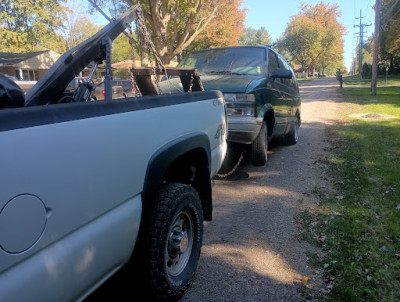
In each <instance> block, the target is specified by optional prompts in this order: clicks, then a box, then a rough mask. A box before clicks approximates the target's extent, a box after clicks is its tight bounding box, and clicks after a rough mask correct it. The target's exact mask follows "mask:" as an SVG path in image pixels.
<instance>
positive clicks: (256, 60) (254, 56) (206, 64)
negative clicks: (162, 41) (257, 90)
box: [178, 47, 265, 75]
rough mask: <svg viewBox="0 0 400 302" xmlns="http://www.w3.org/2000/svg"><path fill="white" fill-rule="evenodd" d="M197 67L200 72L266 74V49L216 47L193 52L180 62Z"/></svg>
mask: <svg viewBox="0 0 400 302" xmlns="http://www.w3.org/2000/svg"><path fill="white" fill-rule="evenodd" d="M178 67H182V68H185V67H187V68H197V69H198V71H199V72H200V74H245V75H264V74H265V49H264V48H262V47H232V48H215V49H207V50H201V51H198V52H193V53H191V54H189V55H187V56H186V57H185V58H184V59H183V60H182V61H181V62H180V63H179V64H178Z"/></svg>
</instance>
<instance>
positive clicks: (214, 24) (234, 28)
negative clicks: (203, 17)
mask: <svg viewBox="0 0 400 302" xmlns="http://www.w3.org/2000/svg"><path fill="white" fill-rule="evenodd" d="M241 4H242V0H230V1H225V2H222V3H221V6H220V8H219V9H218V10H217V12H216V14H215V18H213V19H212V20H211V21H210V23H209V24H208V26H207V27H206V28H205V29H204V31H203V32H202V33H200V34H199V36H198V37H197V38H196V39H195V40H194V41H193V42H192V43H191V44H190V45H189V46H188V47H187V48H186V49H185V50H184V52H190V51H193V50H198V49H206V48H212V47H223V46H237V45H239V42H238V41H239V38H240V36H241V35H242V32H243V30H244V20H245V16H246V15H245V10H243V9H240V6H241Z"/></svg>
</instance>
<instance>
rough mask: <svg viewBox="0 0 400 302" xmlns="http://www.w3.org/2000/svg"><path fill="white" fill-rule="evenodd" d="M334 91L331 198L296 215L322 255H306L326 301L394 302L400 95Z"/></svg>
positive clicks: (399, 232) (399, 267) (399, 242)
mask: <svg viewBox="0 0 400 302" xmlns="http://www.w3.org/2000/svg"><path fill="white" fill-rule="evenodd" d="M338 91H339V93H340V94H341V105H342V106H343V108H344V110H343V111H342V112H343V123H342V124H340V125H337V126H335V127H334V131H333V132H334V135H335V137H336V139H335V143H334V148H333V150H332V152H331V154H330V155H329V156H328V157H327V158H326V159H325V161H326V163H327V165H328V167H329V168H328V169H329V171H330V174H331V175H332V179H333V183H334V189H335V193H334V194H322V193H323V192H319V193H321V194H319V195H320V196H324V197H323V198H322V201H321V204H320V207H319V208H318V213H317V214H316V215H315V213H306V212H305V213H302V219H301V220H302V222H303V226H304V228H305V229H306V230H307V231H306V232H305V233H304V235H303V238H304V239H306V240H308V241H309V242H311V243H313V244H315V245H318V246H320V247H322V249H323V250H324V251H325V253H324V255H310V257H311V262H312V264H314V265H315V266H316V268H318V269H321V270H323V271H324V280H325V281H326V282H327V284H328V286H327V289H328V290H325V291H324V293H323V297H322V298H323V299H324V300H326V301H377V302H378V301H379V302H380V301H386V302H390V301H400V87H384V88H378V92H377V95H376V96H371V95H370V88H343V89H339V88H338ZM315 190H316V191H318V190H323V188H316V189H315ZM316 193H318V192H316Z"/></svg>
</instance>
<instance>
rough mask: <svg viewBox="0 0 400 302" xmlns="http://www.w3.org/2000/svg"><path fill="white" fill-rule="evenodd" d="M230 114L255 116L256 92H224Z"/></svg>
mask: <svg viewBox="0 0 400 302" xmlns="http://www.w3.org/2000/svg"><path fill="white" fill-rule="evenodd" d="M224 98H225V102H226V109H227V110H226V111H227V114H228V115H243V116H254V104H255V97H254V94H249V93H224Z"/></svg>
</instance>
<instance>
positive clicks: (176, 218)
mask: <svg viewBox="0 0 400 302" xmlns="http://www.w3.org/2000/svg"><path fill="white" fill-rule="evenodd" d="M155 209H156V210H155V215H154V217H153V220H152V224H151V226H150V232H149V240H148V244H149V246H148V254H147V255H148V257H149V259H148V262H147V265H148V270H147V272H148V277H149V281H150V285H151V289H152V291H153V293H155V295H156V298H157V299H159V300H161V301H175V300H177V299H178V298H180V297H181V296H182V295H183V293H184V292H185V290H186V289H187V288H188V287H189V285H190V284H191V282H192V280H193V277H194V274H195V271H196V269H197V263H198V260H199V257H200V252H201V245H202V239H203V211H202V207H201V201H200V198H199V195H198V194H197V192H196V190H194V189H193V188H192V187H190V186H188V185H184V184H179V183H169V184H166V185H165V186H164V187H163V188H162V190H161V191H160V193H159V195H158V198H157V202H156V207H155Z"/></svg>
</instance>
